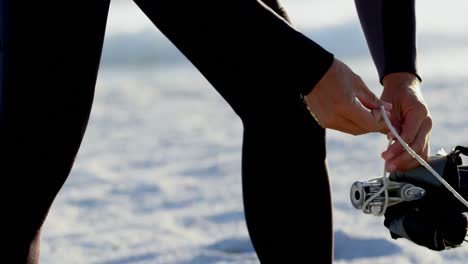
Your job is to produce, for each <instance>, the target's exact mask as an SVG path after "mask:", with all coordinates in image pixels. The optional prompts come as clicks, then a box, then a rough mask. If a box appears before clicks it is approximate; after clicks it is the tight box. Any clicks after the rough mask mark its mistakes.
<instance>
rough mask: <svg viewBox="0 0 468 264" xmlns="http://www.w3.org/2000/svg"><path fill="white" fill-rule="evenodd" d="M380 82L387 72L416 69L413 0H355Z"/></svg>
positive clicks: (413, 70)
mask: <svg viewBox="0 0 468 264" xmlns="http://www.w3.org/2000/svg"><path fill="white" fill-rule="evenodd" d="M355 4H356V9H357V13H358V16H359V20H360V22H361V27H362V29H363V32H364V35H365V38H366V41H367V45H368V47H369V50H370V52H371V55H372V59H373V60H374V63H375V65H376V67H377V71H378V74H379V79H380V82H381V83H382V79H383V78H384V77H385V76H386V75H387V74H389V73H394V72H409V73H413V74H415V75H416V76H417V77H418V78H419V80H421V77H420V75H419V73H418V68H417V50H416V17H415V0H355Z"/></svg>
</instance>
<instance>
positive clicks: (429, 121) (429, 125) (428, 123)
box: [426, 115, 434, 129]
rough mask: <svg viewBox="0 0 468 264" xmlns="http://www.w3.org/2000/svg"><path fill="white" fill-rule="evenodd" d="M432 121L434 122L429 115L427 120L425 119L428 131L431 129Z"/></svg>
mask: <svg viewBox="0 0 468 264" xmlns="http://www.w3.org/2000/svg"><path fill="white" fill-rule="evenodd" d="M433 121H434V120H433V119H432V117H431V116H430V115H429V116H427V118H426V122H427V126H428V127H429V129H431V128H432V125H433Z"/></svg>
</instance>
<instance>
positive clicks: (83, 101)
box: [0, 0, 416, 264]
mask: <svg viewBox="0 0 468 264" xmlns="http://www.w3.org/2000/svg"><path fill="white" fill-rule="evenodd" d="M135 2H136V3H137V5H138V6H139V7H140V8H141V9H142V10H143V11H144V13H145V14H146V15H147V16H148V17H149V18H150V19H151V21H152V22H153V23H154V24H155V25H156V26H157V28H158V29H159V30H161V32H162V33H163V34H165V36H167V37H168V39H169V40H170V41H172V43H173V44H174V45H175V46H176V47H177V48H178V49H179V50H180V51H181V52H182V53H183V54H184V55H185V56H186V57H187V58H188V59H189V60H190V62H191V63H193V65H194V66H195V67H196V68H197V69H198V70H199V71H200V72H201V74H203V76H204V77H206V79H207V80H208V81H209V82H210V83H211V84H212V86H213V87H214V88H215V89H216V90H217V91H218V92H219V93H220V94H221V95H222V96H223V98H224V99H226V102H227V103H228V104H229V105H230V106H231V107H232V108H233V110H234V111H235V112H236V113H237V114H238V115H239V117H240V118H241V120H242V123H243V128H244V138H243V148H242V182H243V198H244V206H245V215H246V222H247V227H248V231H249V234H250V237H251V239H252V242H253V245H254V248H255V250H256V253H257V255H258V257H259V259H260V261H261V262H262V263H331V262H332V259H333V229H332V202H331V191H330V186H329V180H328V174H327V167H326V161H325V157H326V152H325V150H326V149H325V130H324V129H322V128H321V127H320V126H318V125H317V123H315V121H314V119H313V118H312V117H311V115H310V114H309V113H308V111H307V110H306V109H305V107H304V104H303V102H302V100H301V96H300V95H301V94H306V93H308V92H309V91H310V90H311V89H312V88H313V87H314V86H315V84H316V83H317V82H318V81H319V80H320V78H321V77H322V76H323V74H324V73H325V72H326V71H327V69H328V68H329V66H330V65H331V63H332V61H333V57H334V56H333V54H331V53H329V52H327V51H326V49H324V48H323V47H321V46H320V45H318V44H317V43H315V42H314V41H313V40H311V39H309V38H307V37H306V36H305V35H303V34H301V33H300V32H298V31H297V30H295V29H294V28H293V27H292V26H291V25H290V24H289V23H288V21H287V19H283V18H281V16H283V17H285V18H286V16H285V12H284V11H283V10H282V9H281V7H280V5H279V4H278V3H277V2H276V1H275V0H264V1H263V3H262V2H258V1H255V0H236V1H223V0H205V1H191V0H190V1H182V0H151V1H150V0H135ZM267 6H269V7H267ZM357 7H358V11H359V12H358V13H359V16H360V19H361V22H362V25H363V29H364V32H365V34H366V38H367V40H368V43H369V47H370V50H371V51H372V56H373V58H374V61H375V63H376V65H377V68H378V72H379V75H380V77H383V76H384V75H385V74H387V73H389V72H395V71H407V72H413V73H416V49H415V38H414V34H415V29H414V27H415V21H414V2H413V1H410V0H388V1H379V0H362V1H357ZM108 8H109V0H90V1H87V0H86V1H63V0H45V1H30V2H27V3H26V2H24V1H14V0H0V28H1V29H0V34H1V37H0V40H1V50H0V52H1V53H0V56H1V57H0V77H1V79H0V81H1V82H0V155H1V156H0V177H1V179H2V186H3V188H2V191H1V193H2V206H3V208H2V212H3V216H2V218H3V220H4V221H6V222H4V223H5V224H4V225H3V226H2V227H3V230H2V232H1V233H2V237H3V242H4V244H3V246H2V256H1V258H2V259H3V260H8V261H9V263H15V264H16V263H18V264H19V263H35V262H34V261H35V259H37V255H36V254H38V253H37V252H38V251H37V250H38V247H39V244H38V243H39V240H40V235H39V234H40V229H41V226H42V224H43V222H44V220H45V218H46V216H47V212H48V210H49V208H50V206H51V204H52V202H53V200H54V198H55V196H56V194H57V193H58V191H59V190H60V188H61V187H62V185H63V183H64V182H65V180H66V178H67V176H68V174H69V172H70V170H71V168H72V165H73V162H74V158H75V155H76V154H77V152H78V149H79V147H80V144H81V141H82V137H83V134H84V132H85V129H86V126H87V122H88V117H89V114H90V109H91V105H92V101H93V94H94V87H95V82H96V78H97V73H98V67H99V61H100V55H101V49H102V46H103V39H104V31H105V26H106V18H107V12H108ZM314 12H320V10H310V14H311V16H313V14H314ZM312 210H313V212H312ZM282 260H287V262H283V261H282ZM28 261H29V262H28ZM64 261H66V260H64Z"/></svg>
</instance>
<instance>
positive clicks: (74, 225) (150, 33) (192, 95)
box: [41, 0, 468, 264]
mask: <svg viewBox="0 0 468 264" xmlns="http://www.w3.org/2000/svg"><path fill="white" fill-rule="evenodd" d="M282 3H283V5H284V7H285V8H286V10H287V11H288V13H289V15H290V17H291V19H292V22H293V23H294V24H295V26H296V28H298V29H299V30H300V31H302V32H303V33H304V34H306V35H307V36H308V37H310V38H311V39H313V40H314V41H316V42H317V43H319V44H321V45H322V46H323V47H324V48H326V49H327V50H329V51H330V52H332V53H334V54H335V56H336V57H337V58H340V59H341V60H342V61H344V62H345V63H347V64H348V65H349V66H350V67H351V68H352V69H353V70H354V71H355V72H356V73H357V74H359V75H360V76H361V77H362V78H363V79H364V81H365V82H366V83H367V84H368V86H369V87H370V88H371V89H372V90H373V91H374V92H375V93H376V94H378V95H380V93H381V91H382V87H381V86H380V84H379V82H378V77H377V72H376V69H375V66H374V64H373V62H372V60H371V58H370V54H369V51H368V49H367V46H366V43H365V39H364V36H363V33H362V30H361V28H360V25H359V21H358V17H357V14H356V11H355V7H354V2H353V1H345V0H333V1H329V0H314V1H312V0H283V1H282ZM416 5H417V22H418V24H417V28H418V30H417V34H418V35H417V39H418V49H419V67H420V73H421V75H422V78H423V83H422V88H423V93H424V96H425V99H426V101H427V103H428V105H429V108H430V111H431V114H432V116H433V119H434V126H433V132H432V138H431V148H432V153H435V152H436V151H437V150H438V149H442V148H443V149H445V150H449V149H450V148H452V147H453V146H455V145H458V144H460V145H465V146H466V145H468V134H466V132H465V131H467V129H468V116H467V114H466V108H467V106H468V103H467V98H468V62H467V61H468V32H467V29H468V20H467V19H466V12H467V11H468V2H466V1H463V0H446V1H435V0H424V1H417V3H416ZM241 144H242V127H241V122H240V120H239V119H238V117H237V116H236V115H235V113H234V112H233V111H232V110H231V108H230V107H229V106H228V105H227V103H225V101H223V99H222V98H221V97H220V95H219V94H217V92H216V91H215V90H214V89H213V88H212V87H211V86H210V84H209V83H208V82H207V81H206V80H205V79H204V78H203V76H202V75H201V74H200V73H199V72H198V71H197V70H196V69H195V68H194V67H193V66H192V64H191V63H190V62H189V61H188V60H187V59H186V58H185V57H184V56H182V54H181V53H180V52H179V51H178V50H177V49H176V48H175V47H174V46H173V45H172V44H171V43H170V42H169V41H168V40H167V39H166V38H165V37H164V36H163V35H162V34H161V33H160V31H159V30H158V29H157V28H155V27H154V26H153V25H152V24H151V22H150V21H149V20H148V18H147V17H146V16H145V15H144V14H143V13H142V12H141V10H139V9H138V7H137V6H136V5H135V4H134V3H133V2H132V1H130V0H112V4H111V8H110V13H109V20H108V27H107V32H106V39H105V43H104V50H103V56H102V62H101V69H100V73H99V77H98V83H97V86H96V97H95V101H94V106H93V110H92V114H91V119H90V123H89V126H88V129H87V132H86V135H85V138H84V141H83V145H82V147H81V150H80V153H79V154H78V157H77V159H76V163H75V166H74V169H73V171H72V173H71V175H70V177H69V179H68V181H67V182H66V184H65V186H64V187H63V189H62V190H61V192H60V193H59V195H58V197H57V199H56V201H55V203H54V205H53V207H52V209H51V211H50V214H49V217H48V219H47V221H46V224H45V227H44V230H43V242H42V253H41V254H42V256H41V260H42V263H47V264H55V263H64V262H65V263H69V264H75V263H79V264H84V263H86V264H87V263H100V264H123V263H132V264H134V263H135V264H136V263H165V264H166V263H167V264H169V263H171V264H172V263H181V264H195V263H200V264H209V263H242V264H246V263H258V261H257V259H256V256H255V253H254V251H253V249H252V246H251V243H250V240H249V238H248V235H247V230H246V226H245V222H244V215H243V209H242V194H241V170H240V161H241V156H240V151H241ZM386 144H387V141H386V138H385V137H383V136H381V135H377V134H369V135H364V136H360V137H353V136H349V135H346V134H343V133H340V132H336V131H328V138H327V147H328V163H329V169H330V177H331V180H332V189H333V196H334V209H335V211H334V217H335V219H334V221H335V223H334V224H335V238H336V242H335V243H336V245H335V246H336V248H335V259H336V263H339V264H344V263H359V264H364V263H373V264H375V263H392V264H394V263H398V264H405V263H424V264H431V263H434V264H435V263H444V264H448V263H451V264H455V263H466V259H468V246H467V245H464V246H463V247H461V248H458V249H456V250H452V251H447V252H433V251H428V250H426V249H425V248H422V247H418V246H415V245H414V244H411V243H410V242H408V241H403V240H392V239H391V238H390V235H389V233H388V231H387V230H386V229H385V228H384V227H383V225H382V222H383V219H382V218H380V217H375V216H370V215H364V214H363V213H362V212H360V211H357V210H356V209H354V208H353V207H352V205H351V204H350V202H349V189H350V186H351V184H352V183H353V182H354V181H356V180H366V179H369V178H372V177H376V176H381V174H382V170H383V161H382V160H381V158H380V153H381V152H382V151H383V150H384V149H385V147H386ZM465 162H466V160H465ZM285 177H287V175H285ZM311 189H313V186H311ZM278 195H281V193H278ZM310 211H311V213H316V214H318V215H319V214H320V212H317V207H316V206H315V205H314V204H312V203H311V204H310ZM317 228H320V227H317ZM314 239H315V241H309V242H307V241H306V242H305V243H311V247H313V244H312V243H320V237H317V238H314Z"/></svg>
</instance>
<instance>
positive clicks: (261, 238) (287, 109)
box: [135, 0, 333, 264]
mask: <svg viewBox="0 0 468 264" xmlns="http://www.w3.org/2000/svg"><path fill="white" fill-rule="evenodd" d="M135 2H136V3H137V5H139V6H140V7H141V9H142V10H143V12H145V13H146V14H147V15H148V17H149V18H150V19H151V20H152V21H153V22H154V23H155V25H156V26H157V27H158V28H159V29H160V30H161V31H162V32H163V33H164V34H165V35H166V36H167V37H168V38H169V39H170V40H171V41H172V42H173V43H174V44H175V45H176V46H177V47H178V48H179V50H181V51H182V52H183V53H184V54H185V55H186V56H187V58H188V59H189V60H190V61H191V62H192V63H193V64H194V65H195V66H196V67H197V69H198V70H199V71H200V72H201V73H202V74H203V75H204V76H205V77H206V78H207V80H208V81H209V82H210V83H211V84H212V85H213V87H214V88H215V89H216V90H217V91H218V92H219V93H220V95H221V96H223V98H224V99H226V101H227V102H228V103H229V105H230V106H231V107H232V108H233V110H234V111H235V112H236V113H237V114H238V115H239V117H240V118H241V120H242V123H243V128H244V137H243V150H242V183H243V201H244V207H245V215H246V222H247V228H248V231H249V234H250V237H251V240H252V242H253V245H254V248H255V251H256V253H257V256H258V258H259V260H260V261H261V263H264V264H265V263H267V264H268V263H331V262H332V260H333V231H332V204H331V192H330V185H329V179H328V174H327V167H326V160H325V157H326V153H325V151H326V148H325V130H324V129H322V128H321V127H320V126H319V125H318V124H317V123H315V121H314V120H313V118H312V117H311V115H310V114H309V113H308V112H307V110H306V109H305V107H304V105H303V104H302V101H301V100H300V97H299V96H298V94H297V93H295V92H294V91H296V90H297V89H296V88H297V87H296V86H297V82H296V81H297V78H298V77H299V76H298V75H299V73H298V71H300V70H297V71H296V70H291V69H297V68H296V67H297V66H298V65H295V64H289V63H287V64H285V63H284V61H285V60H286V59H284V57H283V56H284V55H285V54H289V53H290V52H293V51H291V49H293V48H300V45H299V44H298V45H297V46H296V45H294V46H290V42H289V41H290V40H291V38H295V37H299V36H297V35H296V36H293V35H289V33H293V34H295V33H294V32H292V31H289V29H288V28H287V25H285V24H284V21H280V20H281V19H279V18H278V17H277V15H275V14H272V12H271V10H269V9H268V8H265V6H264V5H261V4H259V3H258V2H256V1H229V2H226V1H208V3H206V1H199V2H195V1H150V0H135ZM270 2H271V1H270ZM226 3H229V4H226ZM304 55H305V54H304ZM291 56H294V55H291ZM315 62H316V63H317V64H320V63H322V61H320V58H319V57H316V58H315ZM272 65H273V66H272ZM301 66H302V65H301ZM309 70H310V73H311V75H312V74H314V69H313V68H310V69H309ZM311 78H312V77H311Z"/></svg>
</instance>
